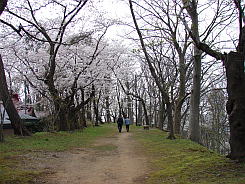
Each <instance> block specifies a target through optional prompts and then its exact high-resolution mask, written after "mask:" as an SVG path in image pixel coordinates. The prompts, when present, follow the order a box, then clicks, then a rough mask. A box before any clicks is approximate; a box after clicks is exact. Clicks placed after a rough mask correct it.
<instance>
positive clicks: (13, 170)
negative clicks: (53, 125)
mask: <svg viewBox="0 0 245 184" xmlns="http://www.w3.org/2000/svg"><path fill="white" fill-rule="evenodd" d="M112 128H114V127H112V126H111V125H109V126H108V125H107V126H100V127H89V128H86V129H85V130H84V131H75V132H72V133H71V132H55V133H47V132H42V133H36V134H34V135H33V136H31V137H17V136H12V137H6V138H5V142H4V143H0V184H26V183H35V177H37V176H38V175H40V174H42V171H34V170H26V169H23V168H22V166H21V165H20V164H21V159H23V158H24V157H22V155H25V154H30V153H33V154H35V152H36V151H43V152H57V151H65V150H70V149H72V148H74V147H87V146H89V145H90V144H91V142H93V141H94V140H95V139H97V138H99V137H104V136H110V135H111V134H112V133H113V131H111V130H112Z"/></svg>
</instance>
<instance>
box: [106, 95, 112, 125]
mask: <svg viewBox="0 0 245 184" xmlns="http://www.w3.org/2000/svg"><path fill="white" fill-rule="evenodd" d="M105 104H106V122H107V123H110V122H111V114H110V98H109V96H106V97H105Z"/></svg>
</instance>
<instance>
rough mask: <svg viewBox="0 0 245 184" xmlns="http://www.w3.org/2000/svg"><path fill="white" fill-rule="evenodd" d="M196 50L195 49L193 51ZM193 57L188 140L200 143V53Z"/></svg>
mask: <svg viewBox="0 0 245 184" xmlns="http://www.w3.org/2000/svg"><path fill="white" fill-rule="evenodd" d="M195 50H197V49H195ZM198 52H199V51H198V50H197V51H196V55H194V71H193V85H192V93H191V102H190V130H189V131H190V132H189V138H190V139H191V140H192V141H194V142H197V143H200V124H199V113H200V112H199V105H200V93H201V53H198Z"/></svg>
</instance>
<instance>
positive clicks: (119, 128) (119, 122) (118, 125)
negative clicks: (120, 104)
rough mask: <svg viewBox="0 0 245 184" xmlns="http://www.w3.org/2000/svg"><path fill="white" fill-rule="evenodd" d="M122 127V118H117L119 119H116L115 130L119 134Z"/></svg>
mask: <svg viewBox="0 0 245 184" xmlns="http://www.w3.org/2000/svg"><path fill="white" fill-rule="evenodd" d="M122 126H123V118H122V116H119V118H118V119H117V128H118V131H119V133H121V132H122Z"/></svg>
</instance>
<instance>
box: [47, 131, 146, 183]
mask: <svg viewBox="0 0 245 184" xmlns="http://www.w3.org/2000/svg"><path fill="white" fill-rule="evenodd" d="M138 148H139V143H137V142H136V141H135V140H134V139H133V137H132V133H130V132H122V133H120V134H119V133H118V134H117V135H116V136H113V137H107V138H103V139H100V140H98V141H97V142H95V143H94V145H93V146H92V147H91V148H84V149H76V150H73V151H72V152H71V153H69V154H66V157H63V158H62V161H60V162H59V164H58V165H57V166H56V167H54V165H55V163H50V164H54V165H53V166H52V167H53V169H55V172H54V173H53V174H49V175H48V177H47V178H46V179H45V182H44V183H46V184H68V183H69V184H137V183H141V184H143V183H144V180H145V178H146V173H147V162H146V158H145V157H144V155H143V154H142V151H140V149H138ZM59 157H60V156H59ZM58 160H60V159H58Z"/></svg>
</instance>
